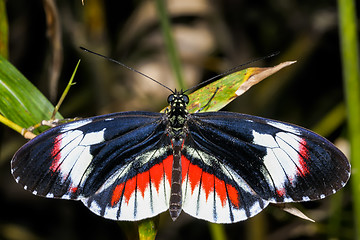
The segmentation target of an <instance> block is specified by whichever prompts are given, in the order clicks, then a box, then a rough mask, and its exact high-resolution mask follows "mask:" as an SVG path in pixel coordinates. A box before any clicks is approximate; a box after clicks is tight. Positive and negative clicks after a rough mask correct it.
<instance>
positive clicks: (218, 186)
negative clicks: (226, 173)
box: [215, 178, 227, 206]
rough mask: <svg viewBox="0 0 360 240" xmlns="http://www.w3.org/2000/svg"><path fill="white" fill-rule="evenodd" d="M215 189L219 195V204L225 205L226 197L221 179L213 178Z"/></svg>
mask: <svg viewBox="0 0 360 240" xmlns="http://www.w3.org/2000/svg"><path fill="white" fill-rule="evenodd" d="M215 189H216V193H217V195H218V196H219V198H220V200H221V205H222V206H225V204H226V199H227V194H226V188H225V182H224V181H223V180H220V179H218V178H215Z"/></svg>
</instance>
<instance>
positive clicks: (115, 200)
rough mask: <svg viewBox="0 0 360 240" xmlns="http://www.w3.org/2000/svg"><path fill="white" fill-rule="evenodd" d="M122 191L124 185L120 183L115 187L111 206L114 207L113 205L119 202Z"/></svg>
mask: <svg viewBox="0 0 360 240" xmlns="http://www.w3.org/2000/svg"><path fill="white" fill-rule="evenodd" d="M123 190H124V183H121V184H119V185H117V186H116V187H115V189H114V191H113V194H112V197H111V206H115V204H117V203H118V202H119V201H120V198H121V196H122V194H123Z"/></svg>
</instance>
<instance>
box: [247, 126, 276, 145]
mask: <svg viewBox="0 0 360 240" xmlns="http://www.w3.org/2000/svg"><path fill="white" fill-rule="evenodd" d="M252 135H253V138H254V139H253V143H254V144H257V145H259V146H264V147H270V148H274V147H278V144H277V143H276V141H275V139H274V137H273V136H272V135H270V134H261V133H258V132H256V131H255V130H253V131H252Z"/></svg>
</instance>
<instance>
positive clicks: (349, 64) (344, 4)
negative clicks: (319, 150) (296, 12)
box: [338, 0, 360, 239]
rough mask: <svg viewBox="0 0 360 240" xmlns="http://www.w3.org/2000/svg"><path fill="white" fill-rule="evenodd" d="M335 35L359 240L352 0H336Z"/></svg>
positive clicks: (359, 87)
mask: <svg viewBox="0 0 360 240" xmlns="http://www.w3.org/2000/svg"><path fill="white" fill-rule="evenodd" d="M338 9H339V10H338V11H339V31H340V33H339V35H340V44H341V45H340V47H341V56H342V68H343V69H342V70H343V81H344V88H345V96H346V105H347V114H348V129H349V133H348V134H349V141H350V146H351V152H350V154H351V155H350V159H351V164H352V178H351V183H352V197H353V204H354V217H355V226H354V229H356V239H360V147H359V146H360V71H359V56H358V53H359V48H358V45H357V43H358V41H359V40H358V38H357V34H358V33H357V26H356V22H357V18H356V7H355V1H354V0H338Z"/></svg>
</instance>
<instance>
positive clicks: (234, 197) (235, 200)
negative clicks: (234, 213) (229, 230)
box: [226, 184, 240, 208]
mask: <svg viewBox="0 0 360 240" xmlns="http://www.w3.org/2000/svg"><path fill="white" fill-rule="evenodd" d="M226 188H227V191H228V195H229V198H230V201H231V203H232V204H233V205H234V206H235V207H237V208H239V207H240V201H239V192H238V191H237V190H236V188H234V187H233V186H232V185H230V184H226Z"/></svg>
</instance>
